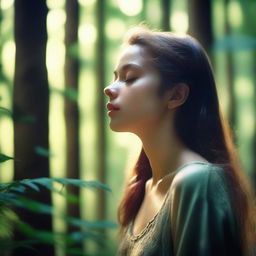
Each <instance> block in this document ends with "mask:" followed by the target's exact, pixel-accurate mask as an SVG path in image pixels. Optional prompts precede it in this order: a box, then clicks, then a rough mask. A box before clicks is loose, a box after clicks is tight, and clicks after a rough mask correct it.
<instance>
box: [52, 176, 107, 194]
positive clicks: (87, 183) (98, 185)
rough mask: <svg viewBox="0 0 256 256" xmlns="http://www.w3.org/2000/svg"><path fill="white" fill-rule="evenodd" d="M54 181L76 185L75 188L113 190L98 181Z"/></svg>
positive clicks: (55, 179) (62, 179)
mask: <svg viewBox="0 0 256 256" xmlns="http://www.w3.org/2000/svg"><path fill="white" fill-rule="evenodd" d="M53 180H54V181H55V182H58V183H60V184H63V185H74V186H79V187H84V188H100V189H103V190H106V191H111V189H110V188H109V187H108V186H107V185H105V184H103V183H101V182H98V181H85V180H80V179H67V178H53Z"/></svg>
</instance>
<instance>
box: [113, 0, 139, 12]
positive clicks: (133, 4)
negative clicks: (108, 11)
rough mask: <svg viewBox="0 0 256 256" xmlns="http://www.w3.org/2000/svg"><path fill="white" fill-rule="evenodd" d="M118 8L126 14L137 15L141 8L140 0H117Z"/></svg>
mask: <svg viewBox="0 0 256 256" xmlns="http://www.w3.org/2000/svg"><path fill="white" fill-rule="evenodd" d="M117 2H118V5H119V8H120V10H121V11H122V12H123V13H124V14H125V15H127V16H135V15H138V14H139V13H140V12H141V10H142V0H130V1H126V0H117Z"/></svg>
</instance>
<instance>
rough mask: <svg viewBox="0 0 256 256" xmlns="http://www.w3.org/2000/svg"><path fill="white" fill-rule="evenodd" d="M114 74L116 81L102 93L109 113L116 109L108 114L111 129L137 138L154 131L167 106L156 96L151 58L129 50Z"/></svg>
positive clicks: (156, 81)
mask: <svg viewBox="0 0 256 256" xmlns="http://www.w3.org/2000/svg"><path fill="white" fill-rule="evenodd" d="M114 74H115V81H114V82H113V83H112V84H111V85H109V86H107V87H106V88H105V89H104V92H105V94H106V95H107V96H108V97H109V103H108V104H107V107H108V109H109V110H111V109H112V108H114V107H115V108H118V110H114V111H113V110H112V111H109V112H108V115H109V116H110V128H111V129H112V130H113V131H120V132H133V133H135V134H137V135H139V134H140V133H141V132H145V131H146V129H148V128H152V127H154V125H156V124H157V122H159V120H160V119H161V117H162V114H163V113H164V110H165V109H166V106H165V104H164V101H163V98H160V97H159V96H158V94H157V92H158V88H159V86H160V82H161V81H160V75H159V73H158V71H157V70H156V68H155V67H154V66H153V65H152V56H151V55H150V54H149V53H148V51H147V50H146V49H145V48H143V47H141V46H139V45H131V46H128V47H127V48H126V49H125V50H124V52H122V54H121V56H120V59H119V62H118V65H117V67H116V70H115V71H114ZM112 104H113V105H112Z"/></svg>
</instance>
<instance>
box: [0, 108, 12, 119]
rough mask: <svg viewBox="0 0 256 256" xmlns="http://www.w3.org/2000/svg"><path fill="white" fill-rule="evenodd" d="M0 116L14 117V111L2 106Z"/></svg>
mask: <svg viewBox="0 0 256 256" xmlns="http://www.w3.org/2000/svg"><path fill="white" fill-rule="evenodd" d="M0 116H8V117H12V112H11V111H10V110H9V109H7V108H3V107H0Z"/></svg>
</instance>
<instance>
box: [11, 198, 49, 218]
mask: <svg viewBox="0 0 256 256" xmlns="http://www.w3.org/2000/svg"><path fill="white" fill-rule="evenodd" d="M13 203H14V204H15V205H16V206H19V207H22V208H25V209H28V210H30V211H32V212H38V213H43V214H52V213H53V207H52V206H51V205H48V204H44V203H40V202H37V201H34V200H31V199H27V198H25V197H21V196H18V197H17V199H16V200H13Z"/></svg>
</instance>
